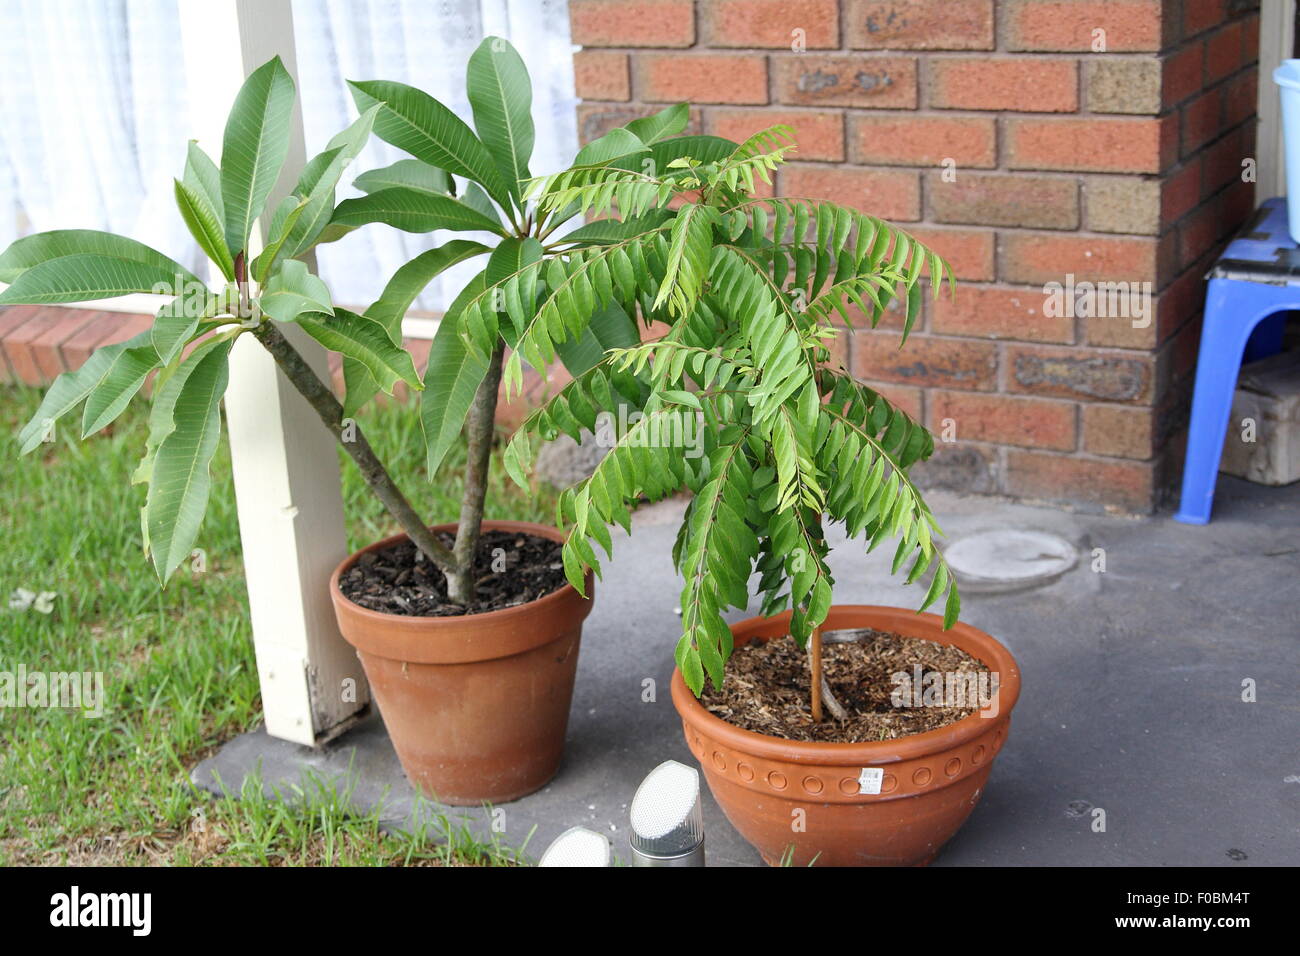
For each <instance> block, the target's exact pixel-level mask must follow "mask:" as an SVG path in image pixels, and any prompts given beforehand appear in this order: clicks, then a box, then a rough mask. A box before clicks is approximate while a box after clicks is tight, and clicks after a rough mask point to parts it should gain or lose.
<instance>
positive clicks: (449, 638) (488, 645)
mask: <svg viewBox="0 0 1300 956" xmlns="http://www.w3.org/2000/svg"><path fill="white" fill-rule="evenodd" d="M433 530H434V531H449V532H454V531H455V530H456V526H455V525H437V526H435V527H434V528H433ZM483 530H484V531H516V532H523V533H526V534H532V535H537V536H539V537H543V538H550V539H552V540H556V541H563V540H564V537H563V535H562V534H561V533H560V532H558V531H556V530H555V529H554V528H550V527H546V526H544V525H537V524H531V523H529V522H524V521H485V522H483ZM403 538H405V535H395V536H393V537H391V538H386V539H385V540H383V541H380V542H378V543H377V544H372V545H371V546H370V547H368V548H365V549H363V550H362V551H359V552H357V553H356V554H354V555H352V556H350V557H349V558H348V559H347V560H345V561H344V562H343V563H342V564H340V565H339V566H338V567H337V568H336V569H335V571H334V574H333V576H332V577H331V578H330V596H331V597H332V598H333V600H334V612H335V614H336V615H337V616H338V621H339V629H340V630H341V631H342V632H343V636H344V637H345V638H347V640H348V643H350V644H351V645H352V646H353V647H355V648H356V649H357V656H358V657H359V658H360V659H361V664H362V666H363V667H364V668H365V671H366V678H367V680H369V681H370V690H371V693H372V694H373V695H374V699H375V701H376V702H377V703H378V705H379V710H380V713H381V714H382V715H383V718H384V725H385V726H386V727H387V728H388V735H389V737H390V738H391V739H392V741H393V748H394V749H395V750H396V751H397V757H398V759H399V760H400V761H401V762H402V769H403V770H405V771H406V776H407V778H408V779H410V781H411V783H412V784H413V785H414V786H415V787H417V788H418V789H419V790H421V791H422V792H423V793H424V794H425V795H427V796H429V797H435V798H437V799H438V800H440V801H441V802H443V803H449V804H455V805H458V806H467V805H475V804H479V803H482V802H483V801H490V802H492V803H504V802H506V801H507V800H515V799H517V798H519V797H522V796H524V795H525V794H529V793H532V792H533V791H534V790H538V789H540V788H541V787H543V786H545V784H546V783H547V781H549V780H550V779H551V778H552V777H553V776H555V771H556V770H557V769H558V768H559V765H560V755H561V753H562V751H563V750H564V732H565V728H566V726H567V724H568V721H569V702H570V700H571V698H572V696H573V676H574V673H575V671H576V670H577V667H578V642H579V640H580V639H581V637H582V622H583V620H584V619H585V618H586V616H587V614H588V613H590V611H591V601H590V600H588V599H585V598H583V597H582V596H581V595H579V594H578V592H577V591H575V590H574V589H573V588H572V587H571V586H569V585H568V584H566V585H564V587H562V588H561V589H560V590H558V591H553V592H552V593H550V594H548V595H546V596H545V597H542V598H539V599H538V600H536V601H531V602H529V603H528V604H521V605H518V606H517V607H511V608H505V609H503V610H500V611H488V612H486V613H483V614H468V615H464V616H462V617H403V616H400V615H396V614H383V613H380V612H378V611H371V610H369V609H367V608H363V607H361V606H360V605H358V604H354V603H352V602H351V601H349V600H348V599H347V598H346V597H344V596H343V592H342V591H340V590H339V578H340V576H341V575H342V574H343V572H344V571H346V570H347V569H348V568H350V567H351V566H352V565H353V564H354V563H355V562H356V561H357V559H359V558H360V557H361V555H363V554H366V553H367V552H370V551H376V550H378V549H380V548H383V547H386V546H388V545H390V544H392V543H393V542H395V541H400V540H402V539H403ZM592 593H593V592H592V580H591V575H590V573H589V574H588V575H587V594H588V595H592Z"/></svg>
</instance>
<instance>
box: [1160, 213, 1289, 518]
mask: <svg viewBox="0 0 1300 956" xmlns="http://www.w3.org/2000/svg"><path fill="white" fill-rule="evenodd" d="M1207 278H1208V279H1209V288H1208V290H1207V291H1206V295H1205V320H1204V323H1203V325H1202V329H1201V349H1200V353H1199V356H1198V358H1197V363H1196V391H1195V393H1194V394H1193V396H1192V422H1191V426H1190V429H1189V431H1188V436H1187V458H1186V460H1185V461H1184V463H1183V493H1182V500H1181V501H1180V503H1179V508H1178V513H1177V514H1175V515H1174V519H1175V520H1177V521H1182V522H1185V523H1187V524H1206V523H1208V522H1209V520H1210V508H1211V506H1212V505H1213V503H1214V484H1215V481H1216V480H1217V479H1218V476H1219V459H1220V458H1221V457H1222V455H1223V440H1224V437H1225V436H1226V435H1227V431H1228V416H1229V414H1231V412H1232V396H1233V393H1234V392H1235V391H1236V389H1237V375H1238V373H1239V372H1240V371H1241V364H1242V361H1243V359H1244V360H1245V361H1248V362H1253V361H1255V360H1256V359H1261V358H1266V357H1268V356H1269V355H1274V354H1276V353H1277V352H1278V351H1280V350H1281V347H1282V331H1283V327H1284V326H1285V324H1286V318H1287V317H1286V313H1287V312H1293V311H1300V247H1298V246H1297V244H1296V242H1295V240H1293V239H1292V238H1291V235H1290V233H1289V231H1288V229H1287V204H1286V200H1285V199H1270V200H1268V201H1267V202H1265V203H1264V204H1263V205H1262V206H1260V208H1259V209H1258V210H1257V211H1256V213H1255V218H1254V220H1252V222H1251V223H1250V225H1249V226H1247V227H1246V230H1245V232H1244V233H1243V234H1242V235H1241V236H1240V237H1239V238H1237V239H1234V240H1233V241H1232V242H1231V243H1229V244H1228V247H1227V248H1226V249H1225V250H1224V251H1223V255H1222V256H1220V257H1219V260H1218V262H1216V263H1215V265H1214V268H1213V269H1212V270H1211V271H1210V274H1209V276H1208V277H1207Z"/></svg>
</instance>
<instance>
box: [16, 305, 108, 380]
mask: <svg viewBox="0 0 1300 956" xmlns="http://www.w3.org/2000/svg"><path fill="white" fill-rule="evenodd" d="M50 311H51V312H57V313H59V318H58V321H57V322H55V323H54V324H53V325H51V326H50V327H49V328H48V329H46V330H45V331H44V332H42V333H41V334H40V335H38V336H36V338H34V339H32V341H31V349H32V356H33V358H34V359H35V361H36V367H37V368H38V369H39V370H40V373H41V376H42V378H43V380H44V381H47V382H52V381H54V379H55V378H57V377H58V376H60V375H62V374H63V373H64V372H68V371H71V369H69V368H68V367H67V366H66V365H65V364H64V361H63V354H62V347H63V343H64V342H66V341H67V340H68V339H70V338H72V336H74V335H76V334H77V333H78V332H80V331H81V330H82V329H83V328H85V327H86V326H87V325H89V324H90V323H91V322H92V321H94V319H95V315H96V313H95V311H94V310H92V309H78V308H54V309H50Z"/></svg>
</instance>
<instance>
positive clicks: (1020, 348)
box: [1004, 345, 1154, 405]
mask: <svg viewBox="0 0 1300 956" xmlns="http://www.w3.org/2000/svg"><path fill="white" fill-rule="evenodd" d="M1004 361H1005V363H1006V371H1007V375H1006V385H1007V390H1008V391H1011V392H1017V393H1021V394H1028V395H1041V396H1045V397H1052V398H1072V399H1076V400H1078V399H1083V400H1085V401H1103V402H1123V403H1128V404H1134V405H1148V404H1150V403H1151V398H1152V395H1153V394H1154V389H1153V379H1154V358H1153V357H1152V356H1150V355H1142V354H1137V353H1128V352H1103V351H1098V350H1094V349H1084V348H1073V349H1059V348H1058V349H1053V348H1047V347H1045V346H1035V345H1008V346H1006V352H1005V354H1004Z"/></svg>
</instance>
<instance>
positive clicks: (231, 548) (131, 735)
mask: <svg viewBox="0 0 1300 956" xmlns="http://www.w3.org/2000/svg"><path fill="white" fill-rule="evenodd" d="M39 398H40V393H39V392H37V391H36V390H34V389H18V388H3V389H0V479H2V482H3V493H2V494H3V502H4V504H3V508H0V534H3V547H0V590H2V591H3V595H0V596H2V597H3V598H4V599H5V603H4V604H2V605H0V671H8V672H10V673H13V672H15V671H16V670H17V668H18V666H19V665H20V664H21V665H23V666H25V668H26V669H27V671H28V672H32V671H44V672H72V671H78V672H96V671H99V672H103V674H104V683H105V691H106V697H107V701H108V712H107V713H106V714H105V716H103V717H101V718H98V719H89V718H86V717H84V716H82V714H81V712H80V711H74V710H59V709H53V708H43V709H31V708H24V709H8V708H3V707H0V864H10V865H16V864H33V863H35V864H41V863H48V864H61V863H73V864H99V863H105V864H134V863H141V864H143V863H162V864H183V865H187V864H200V863H204V864H260V865H265V864H276V865H282V864H291V865H292V864H308V863H311V864H318V863H333V864H391V863H431V864H434V865H438V864H471V865H473V864H497V863H508V862H510V860H511V858H512V852H511V851H510V850H507V849H505V848H503V847H500V846H497V845H483V844H480V843H478V842H476V841H475V840H474V838H473V837H472V836H471V835H470V834H468V833H467V832H466V831H465V830H464V829H463V828H462V827H461V826H459V825H458V824H455V823H454V822H452V823H447V822H444V823H443V824H442V825H441V826H439V827H436V828H435V831H431V832H429V833H420V834H413V835H410V836H408V837H393V836H388V835H386V834H384V833H382V832H381V831H380V829H379V826H378V821H377V819H376V818H374V817H371V818H365V819H361V818H356V817H354V816H351V815H350V814H349V813H348V812H347V807H346V802H345V795H342V794H338V793H331V792H325V791H322V790H321V789H320V788H316V787H308V788H307V792H305V793H301V794H297V795H295V796H297V798H298V799H297V800H295V801H290V802H289V803H285V802H283V801H277V800H269V799H266V798H264V797H262V796H261V792H260V788H258V787H248V788H245V793H243V794H241V795H240V798H239V799H223V800H212V799H211V798H210V797H209V795H207V794H205V793H203V792H200V791H197V790H196V789H195V788H194V787H193V786H192V785H191V784H190V782H189V771H190V770H191V768H192V767H193V766H194V765H195V763H196V762H197V761H198V760H199V759H201V758H202V757H204V756H205V755H207V754H208V753H210V752H211V751H212V750H213V749H214V748H215V747H217V746H218V745H219V744H221V743H222V742H223V741H225V740H228V739H230V738H231V737H232V736H234V735H236V734H238V733H241V732H243V731H246V730H248V729H250V728H252V727H254V726H255V725H256V724H257V723H258V722H259V720H260V719H261V700H260V697H259V694H258V683H257V671H256V668H255V666H254V662H253V647H252V635H251V633H250V628H249V623H248V604H247V596H246V593H245V589H244V578H243V569H242V563H241V558H240V546H239V529H238V524H237V521H236V516H235V502H234V492H233V489H232V483H231V480H230V472H229V463H230V456H229V451H228V449H227V447H226V445H225V441H224V439H223V441H222V447H221V449H220V451H219V452H218V453H217V456H216V460H215V461H214V463H213V467H212V474H213V492H212V501H211V504H210V505H209V508H208V515H207V519H206V521H205V522H204V525H203V529H202V531H201V532H200V535H199V539H198V542H197V547H199V548H201V549H202V550H203V552H204V560H205V564H206V569H205V570H204V571H202V572H201V573H199V572H197V571H194V570H192V569H188V568H185V567H182V569H181V570H180V571H178V572H177V573H176V575H175V576H174V577H173V578H172V580H171V582H170V583H169V584H168V586H167V588H166V590H162V589H160V588H159V586H158V579H157V577H156V576H155V574H154V572H153V569H152V566H151V565H149V564H148V563H147V561H146V559H145V557H144V555H143V553H142V549H141V536H140V513H139V509H140V505H141V504H142V502H143V495H144V489H143V486H132V485H131V483H130V475H131V472H132V470H133V469H134V467H135V464H136V461H137V459H138V457H139V455H140V453H141V451H142V449H143V447H144V441H145V435H146V431H147V427H146V418H147V411H148V409H147V406H146V405H145V403H144V402H143V401H141V400H140V399H137V400H136V401H135V402H134V403H133V405H132V406H131V408H129V409H128V411H127V413H126V414H125V415H123V417H122V418H121V419H119V420H118V422H117V423H116V424H115V425H114V426H113V427H112V428H111V429H110V430H109V431H107V432H105V433H102V434H100V435H98V436H96V437H94V438H92V439H90V440H88V441H85V442H78V441H76V440H75V435H74V432H75V430H76V423H75V422H73V421H72V420H73V419H75V418H78V416H75V415H74V416H69V418H68V419H67V420H65V421H64V422H63V423H61V425H60V430H59V433H58V434H57V435H56V438H55V441H54V442H52V443H50V444H48V445H43V446H41V448H39V449H38V450H37V451H36V452H34V453H32V454H31V455H29V456H27V457H25V458H19V457H18V454H17V445H16V442H15V441H14V435H15V433H16V431H17V429H18V427H19V426H20V425H21V424H22V423H24V422H25V421H26V420H27V419H28V418H29V417H30V416H31V415H32V414H33V413H34V412H35V410H36V406H37V404H38V402H39ZM360 421H361V424H362V427H363V428H364V429H365V431H366V433H367V435H368V436H369V438H370V440H371V442H372V444H373V445H374V446H375V448H376V450H377V452H378V453H379V455H380V457H381V458H382V459H383V460H384V461H386V462H389V463H391V465H390V466H391V467H392V468H393V470H394V476H395V478H396V479H397V481H398V483H399V484H400V485H401V486H402V488H403V490H405V491H406V493H407V495H408V497H409V498H410V499H411V501H412V503H413V504H414V505H415V506H416V508H417V510H420V511H421V512H422V514H424V515H425V516H426V517H427V519H428V520H429V521H430V522H431V523H433V522H438V521H454V520H455V519H456V515H457V511H458V504H457V501H458V495H459V491H460V487H459V484H460V482H459V471H460V463H461V461H463V457H464V452H463V449H462V450H460V451H459V452H457V451H455V450H453V452H452V453H451V455H450V456H449V459H450V460H449V461H448V462H447V463H446V465H445V466H444V471H443V473H442V474H443V475H446V476H447V478H446V479H445V480H444V479H443V478H441V477H440V479H439V481H438V483H437V484H431V483H430V482H429V481H428V479H427V476H426V474H425V472H424V468H423V458H424V455H423V439H422V437H421V434H420V424H419V418H418V415H417V412H416V408H415V406H414V405H407V404H396V403H394V404H388V405H386V406H382V407H379V408H376V409H374V410H372V411H370V412H369V413H368V414H364V415H362V416H361V418H360ZM457 455H459V460H456V458H457ZM340 460H341V461H342V460H343V457H342V456H340ZM343 476H344V499H345V503H346V510H347V515H348V542H349V547H350V548H353V549H355V548H358V547H360V546H362V545H363V544H366V543H368V542H370V541H373V540H375V539H377V538H379V537H381V536H383V535H387V534H392V533H394V532H395V531H396V530H397V529H396V526H395V525H394V524H393V523H392V522H391V521H390V520H389V519H388V516H387V515H386V514H385V513H384V512H383V511H382V509H381V508H380V507H379V506H378V504H377V503H375V502H374V501H373V500H371V499H370V497H369V495H368V493H367V492H366V489H365V487H364V485H363V484H362V482H361V479H360V477H359V475H358V474H357V472H356V470H355V469H354V468H353V467H352V465H351V463H350V462H348V463H346V464H345V466H344V470H343ZM488 514H489V516H491V517H498V518H523V519H531V520H539V521H543V522H545V521H547V520H549V519H550V516H551V515H552V514H553V499H551V498H549V497H545V496H543V497H541V498H536V499H535V498H533V497H532V496H530V495H527V494H525V493H523V492H521V491H519V490H518V489H517V488H515V487H514V485H513V484H512V483H510V481H509V480H508V479H506V478H505V477H504V474H503V473H502V471H501V470H500V468H499V462H494V471H493V479H492V488H491V490H490V492H489V506H488ZM322 586H323V585H322ZM18 588H24V589H26V590H28V591H33V592H42V591H53V592H56V593H57V597H56V598H55V599H54V601H53V610H52V612H51V613H49V614H42V613H40V612H39V611H37V610H35V609H33V608H30V607H29V608H28V609H26V610H20V609H15V608H11V607H10V606H9V601H8V598H9V596H10V595H12V594H13V593H14V591H15V590H16V589H18ZM437 830H441V832H436V831H437Z"/></svg>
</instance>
